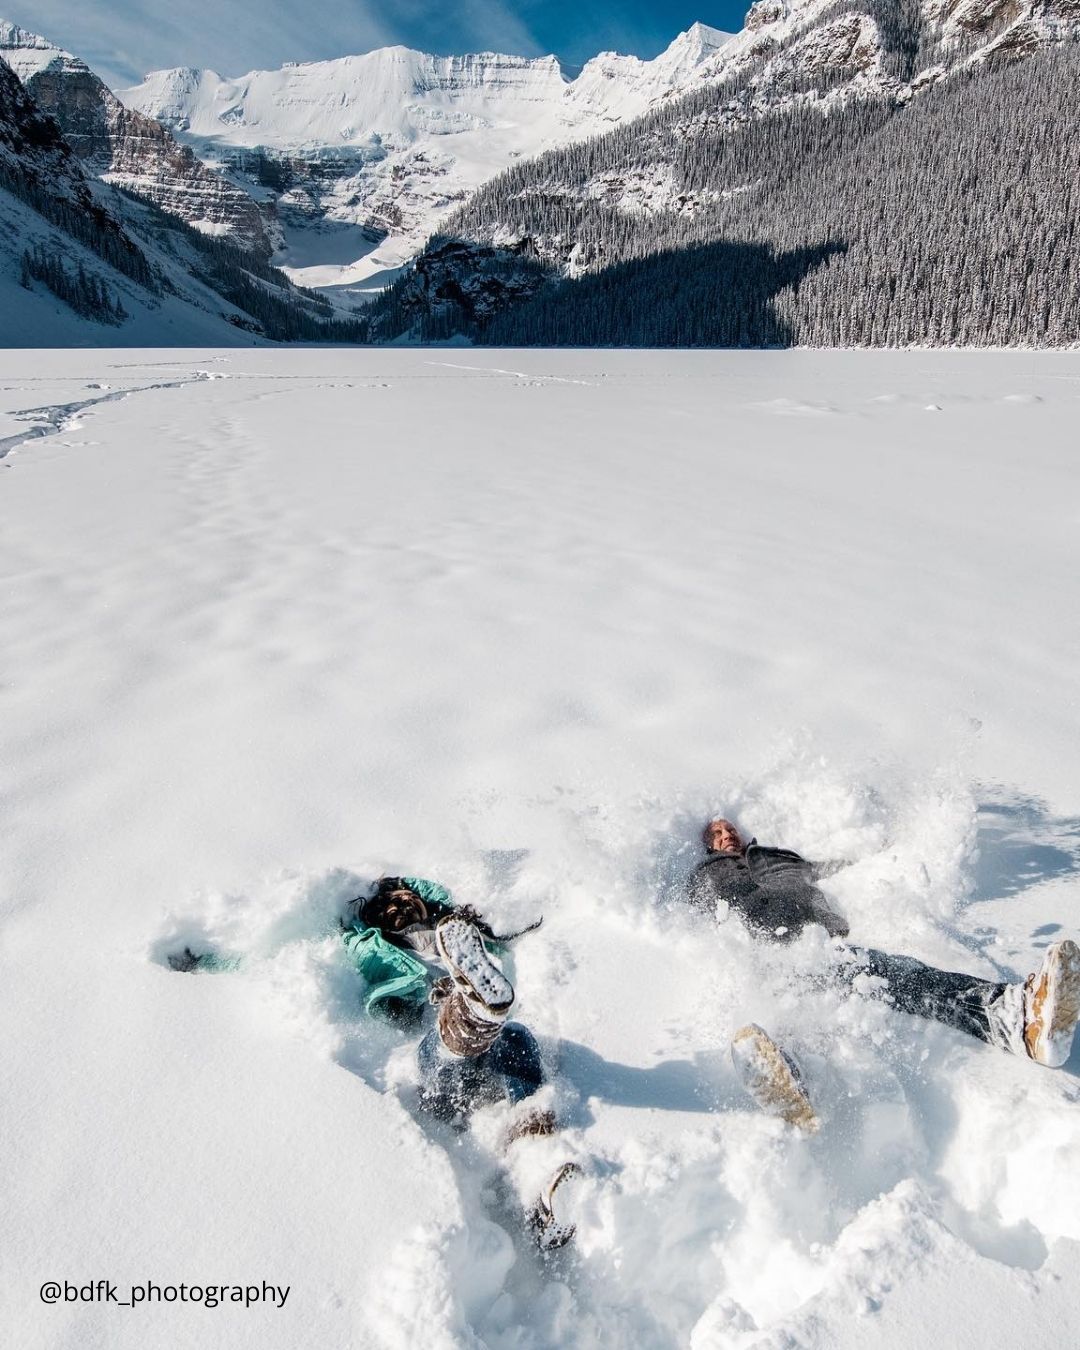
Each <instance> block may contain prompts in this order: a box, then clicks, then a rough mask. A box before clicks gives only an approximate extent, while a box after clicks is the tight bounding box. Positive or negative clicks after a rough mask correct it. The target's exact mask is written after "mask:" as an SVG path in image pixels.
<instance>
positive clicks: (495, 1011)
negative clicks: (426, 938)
mask: <svg viewBox="0 0 1080 1350" xmlns="http://www.w3.org/2000/svg"><path fill="white" fill-rule="evenodd" d="M435 946H436V948H437V950H438V953H439V959H440V960H441V961H442V963H443V965H444V966H445V967H446V969H447V972H448V974H449V976H450V978H451V980H453V982H454V988H455V989H456V990H457V991H458V992H459V993H460V994H462V995H463V996H464V998H465V999H466V1001H467V1002H468V1003H469V1004H470V1005H471V1006H472V1008H473V1009H474V1010H475V1011H476V1012H477V1013H478V1014H479V1015H480V1016H483V1017H488V1018H496V1019H497V1020H498V1021H500V1022H501V1021H502V1020H503V1018H504V1017H505V1016H506V1014H507V1013H508V1012H509V1011H510V1008H511V1006H512V1004H513V1002H514V988H513V985H512V984H511V983H510V981H509V980H508V979H507V978H506V976H505V975H504V974H503V973H502V971H501V970H500V969H499V967H498V966H497V965H496V964H495V962H494V961H493V960H492V959H491V957H490V956H489V955H488V954H487V948H486V947H485V946H484V939H483V938H482V937H481V936H480V933H479V931H478V930H477V928H476V927H475V926H474V925H473V924H471V923H469V922H468V920H467V919H461V918H458V917H457V916H455V915H449V916H448V917H447V918H445V919H443V920H442V921H441V922H440V923H439V925H438V926H437V927H436V929H435Z"/></svg>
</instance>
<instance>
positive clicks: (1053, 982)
mask: <svg viewBox="0 0 1080 1350" xmlns="http://www.w3.org/2000/svg"><path fill="white" fill-rule="evenodd" d="M1078 1018H1080V947H1077V945H1076V943H1075V942H1072V941H1070V940H1069V939H1066V940H1065V941H1064V942H1055V943H1053V944H1052V945H1051V946H1050V948H1049V949H1048V950H1047V953H1046V955H1045V956H1044V957H1043V963H1042V965H1041V966H1040V967H1039V969H1038V970H1037V971H1035V973H1034V974H1032V975H1029V976H1028V977H1027V979H1026V980H1025V981H1024V1047H1025V1049H1026V1050H1027V1052H1028V1054H1029V1055H1030V1056H1031V1058H1032V1059H1033V1060H1035V1062H1036V1063H1037V1064H1045V1065H1046V1066H1047V1068H1050V1069H1059V1068H1060V1067H1061V1066H1062V1065H1063V1064H1064V1063H1065V1061H1066V1060H1067V1059H1068V1058H1069V1055H1070V1053H1071V1052H1072V1042H1073V1032H1074V1031H1075V1030H1076V1023H1077V1019H1078Z"/></svg>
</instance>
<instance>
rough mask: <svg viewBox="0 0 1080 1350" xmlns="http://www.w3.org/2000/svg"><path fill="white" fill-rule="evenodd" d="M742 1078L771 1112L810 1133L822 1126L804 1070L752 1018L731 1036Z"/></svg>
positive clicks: (747, 1088) (749, 1091)
mask: <svg viewBox="0 0 1080 1350" xmlns="http://www.w3.org/2000/svg"><path fill="white" fill-rule="evenodd" d="M731 1058H732V1060H733V1062H734V1064H735V1069H736V1072H737V1073H738V1075H739V1081H740V1082H741V1083H742V1085H743V1088H744V1089H745V1090H746V1092H747V1093H748V1094H749V1096H751V1097H752V1098H753V1099H754V1101H755V1102H757V1104H758V1106H759V1107H760V1108H761V1109H762V1111H764V1112H765V1113H766V1114H767V1115H770V1116H779V1117H780V1119H781V1120H786V1121H787V1123H788V1124H789V1125H794V1126H796V1127H797V1128H798V1129H800V1130H804V1131H805V1132H806V1133H807V1134H814V1133H816V1132H817V1130H818V1128H819V1122H818V1118H817V1115H816V1114H815V1112H814V1108H813V1106H812V1105H811V1102H810V1096H809V1094H808V1093H807V1091H806V1085H805V1083H804V1082H803V1079H802V1074H801V1073H800V1072H799V1069H798V1066H797V1065H796V1064H795V1062H794V1060H792V1059H791V1058H790V1056H788V1055H786V1054H785V1053H784V1052H783V1050H781V1049H780V1047H779V1046H778V1045H777V1044H776V1042H775V1041H774V1040H773V1038H772V1037H771V1036H770V1035H769V1033H768V1032H767V1031H765V1030H764V1029H763V1028H761V1027H759V1026H758V1025H757V1024H756V1023H754V1022H750V1023H749V1024H748V1025H747V1026H745V1027H741V1028H740V1029H739V1030H738V1031H737V1032H736V1033H735V1035H734V1036H733V1037H732V1040H731Z"/></svg>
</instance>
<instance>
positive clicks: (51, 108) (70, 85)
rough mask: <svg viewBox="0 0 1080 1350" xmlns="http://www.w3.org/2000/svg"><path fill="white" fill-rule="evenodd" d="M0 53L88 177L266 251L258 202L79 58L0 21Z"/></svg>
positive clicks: (204, 227) (248, 245)
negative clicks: (119, 94)
mask: <svg viewBox="0 0 1080 1350" xmlns="http://www.w3.org/2000/svg"><path fill="white" fill-rule="evenodd" d="M0 57H2V58H3V59H4V60H5V61H6V62H7V64H8V65H9V66H10V67H11V69H12V70H14V72H15V74H16V75H18V77H19V79H20V80H21V81H22V82H23V84H24V85H25V86H26V88H27V90H28V91H29V93H30V94H31V96H32V97H33V99H34V102H35V104H36V105H37V106H38V107H39V108H40V109H41V110H42V111H43V112H46V113H48V114H49V115H50V116H51V117H53V118H55V120H56V122H57V123H58V125H59V126H60V129H61V131H62V132H63V134H64V138H65V140H66V141H67V143H68V144H69V145H70V146H71V148H72V149H73V150H74V151H75V153H76V154H77V155H78V156H79V158H80V159H81V160H82V161H83V162H84V164H85V165H86V168H87V170H88V172H89V173H90V174H92V175H93V176H95V177H99V178H101V179H103V180H104V181H105V182H108V183H112V184H115V185H116V186H117V187H122V188H125V189H127V190H129V191H132V192H137V193H138V194H139V195H140V196H142V197H146V198H147V199H148V200H150V201H152V202H154V203H155V204H156V205H157V206H160V207H161V208H162V209H163V210H165V211H170V212H172V213H173V214H174V215H178V216H180V217H181V219H183V220H186V221H187V222H188V224H189V225H194V226H195V227H196V228H197V229H200V230H204V231H205V232H207V233H209V234H215V235H222V236H225V237H228V238H231V239H233V240H234V241H235V242H237V243H240V244H242V245H244V246H246V247H251V248H254V249H256V250H258V251H260V252H263V253H268V252H269V244H268V241H267V236H266V231H265V229H264V227H263V222H262V216H261V214H260V211H259V208H258V206H257V205H256V204H255V202H253V201H252V199H251V198H250V197H249V196H248V194H247V193H244V192H242V191H240V190H239V189H238V188H237V187H236V186H235V185H234V184H232V183H230V182H228V181H227V180H226V179H225V178H223V177H222V176H221V175H220V174H217V173H214V172H212V171H211V170H210V169H208V168H207V167H206V166H205V165H204V164H203V163H202V162H201V161H200V160H199V159H198V158H196V156H195V155H194V154H193V153H192V152H191V150H190V149H188V148H187V147H186V146H182V145H179V144H178V143H177V142H176V140H175V139H174V138H173V136H172V135H171V134H170V133H169V132H168V131H167V130H166V129H165V128H164V127H163V126H161V125H160V123H158V122H156V121H154V120H152V119H151V118H149V117H146V116H144V115H143V114H142V113H140V112H137V111H132V110H129V109H128V108H125V107H124V105H123V104H122V103H121V102H120V101H119V99H117V98H116V96H115V95H114V94H113V93H112V92H111V91H110V90H109V89H108V88H107V87H106V85H105V84H104V83H103V82H102V81H101V80H100V79H99V78H98V77H97V76H96V75H95V74H94V72H93V71H92V70H90V68H89V67H88V66H87V65H86V63H85V62H84V61H81V60H80V59H79V58H78V57H77V56H73V55H72V54H71V53H70V52H67V51H64V50H63V48H61V47H57V46H56V45H55V44H54V43H52V42H50V41H49V40H48V39H47V38H44V37H40V36H39V35H38V34H36V33H30V32H27V31H26V29H23V28H19V27H18V26H17V25H15V24H13V23H9V22H7V21H6V20H0Z"/></svg>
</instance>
